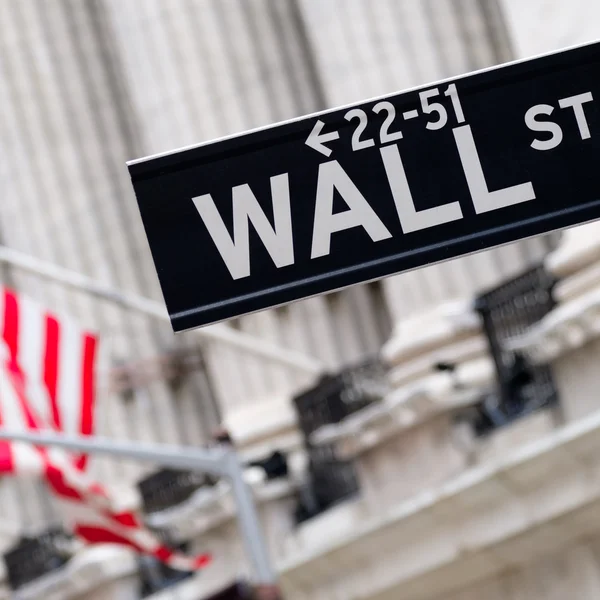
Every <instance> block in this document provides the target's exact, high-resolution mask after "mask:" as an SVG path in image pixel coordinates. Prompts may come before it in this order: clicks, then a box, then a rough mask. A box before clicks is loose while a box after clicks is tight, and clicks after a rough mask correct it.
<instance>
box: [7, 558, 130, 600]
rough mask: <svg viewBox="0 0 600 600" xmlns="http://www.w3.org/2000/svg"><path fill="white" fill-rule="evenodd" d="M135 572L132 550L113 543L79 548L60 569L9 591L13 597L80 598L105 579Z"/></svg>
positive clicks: (17, 599)
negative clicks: (14, 590) (13, 590)
mask: <svg viewBox="0 0 600 600" xmlns="http://www.w3.org/2000/svg"><path fill="white" fill-rule="evenodd" d="M136 572H137V562H136V558H135V555H134V554H133V552H131V551H129V550H126V549H124V548H120V547H117V546H95V547H84V548H82V549H81V550H80V551H79V552H78V553H77V554H76V555H75V556H74V557H73V558H72V559H71V560H70V561H69V562H68V563H67V564H66V565H65V566H64V567H63V568H61V569H58V570H57V571H54V572H52V573H48V574H47V575H45V576H43V577H40V578H39V579H37V580H35V581H33V582H31V583H29V584H27V585H25V586H23V587H21V588H19V589H18V590H17V591H16V592H12V597H13V598H15V600H38V599H39V600H67V599H69V598H81V597H83V596H84V595H85V594H89V593H90V592H91V591H92V590H94V589H96V588H98V587H99V586H101V585H103V584H106V583H107V582H110V581H114V580H115V579H119V578H122V577H126V576H128V575H134V574H135V573H136Z"/></svg>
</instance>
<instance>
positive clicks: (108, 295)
mask: <svg viewBox="0 0 600 600" xmlns="http://www.w3.org/2000/svg"><path fill="white" fill-rule="evenodd" d="M0 263H5V264H7V265H11V266H13V267H17V268H19V269H21V270H23V271H26V272H28V273H32V274H34V275H37V276H38V277H42V278H44V279H48V280H50V281H55V282H57V283H60V284H62V285H64V286H65V287H70V288H73V289H77V290H80V291H82V292H84V293H86V294H89V295H90V296H95V297H97V298H101V299H103V300H106V301H108V302H112V303H113V304H117V305H118V306H121V307H123V308H127V309H128V310H133V311H136V312H139V313H142V314H144V315H146V316H148V317H151V318H153V319H157V320H159V321H167V322H168V321H169V315H168V313H167V311H166V310H165V307H164V304H162V303H160V302H156V301H155V300H151V299H149V298H144V297H143V296H138V295H135V294H127V293H123V292H120V291H119V290H116V289H114V288H111V287H109V286H106V285H104V284H102V283H100V282H98V281H96V280H94V279H92V278H91V277H87V276H86V275H82V274H81V273H77V272H76V271H71V270H69V269H65V268H64V267H60V266H58V265H55V264H53V263H49V262H47V261H44V260H41V259H39V258H36V257H33V256H29V255H27V254H24V253H22V252H19V251H17V250H13V249H12V248H8V247H6V246H2V245H0ZM190 333H191V334H195V335H198V336H201V337H204V338H206V339H208V340H212V341H215V342H222V343H224V344H228V345H230V346H233V347H235V348H239V349H240V350H244V351H245V352H249V353H251V354H254V355H257V356H261V357H263V358H266V359H268V360H270V361H273V362H277V363H279V364H281V365H285V366H287V367H291V368H293V369H295V370H297V371H302V372H305V373H308V374H311V375H319V374H320V373H321V372H322V371H323V365H322V364H321V362H320V361H318V360H316V359H314V358H312V357H311V356H308V355H306V354H303V353H301V352H298V351H296V350H290V349H288V348H283V347H281V346H279V345H277V344H274V343H273V342H270V341H268V340H265V339H263V338H259V337H256V336H253V335H250V334H248V333H244V332H243V331H237V330H235V329H232V328H231V327H227V326H225V325H223V324H222V323H218V324H216V325H209V326H208V327H203V328H200V329H194V330H192V331H191V332H190Z"/></svg>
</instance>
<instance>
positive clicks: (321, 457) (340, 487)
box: [294, 360, 387, 522]
mask: <svg viewBox="0 0 600 600" xmlns="http://www.w3.org/2000/svg"><path fill="white" fill-rule="evenodd" d="M385 382H386V379H385V371H384V369H383V366H382V365H381V363H379V362H378V361H377V360H375V361H368V362H365V363H363V364H360V365H358V366H355V367H350V368H347V369H344V370H343V371H341V372H340V373H338V374H336V375H326V376H325V377H323V378H322V379H321V380H320V381H319V383H318V384H317V385H316V386H314V387H313V388H311V389H309V390H306V391H305V392H303V393H301V394H300V395H298V396H296V397H295V398H294V405H295V409H296V412H297V415H298V423H299V425H300V429H301V430H302V434H303V437H304V446H305V449H306V452H307V454H308V459H309V473H308V481H307V482H306V486H305V487H304V489H302V490H301V492H300V497H299V502H298V508H297V513H296V520H297V522H302V521H305V520H306V519H310V518H311V517H314V516H316V515H317V514H319V513H321V512H323V511H325V510H327V509H328V508H330V507H332V506H334V505H335V504H337V503H338V502H340V501H342V500H344V499H346V498H349V497H352V496H353V495H355V494H357V493H358V491H359V485H358V479H357V477H356V472H355V468H354V464H353V462H352V461H349V460H343V459H341V458H340V457H339V456H338V455H337V453H336V449H335V447H334V445H333V444H315V443H314V442H313V440H312V434H313V433H315V432H316V431H317V430H318V429H319V428H321V427H323V426H325V425H330V424H334V423H339V422H340V421H342V419H344V418H345V417H347V416H349V415H351V414H352V413H355V412H357V411H358V410H361V409H363V408H365V407H367V406H369V405H370V404H372V403H373V402H377V401H378V400H380V399H381V398H382V397H383V396H384V395H385V392H386V391H387V386H386V383H385Z"/></svg>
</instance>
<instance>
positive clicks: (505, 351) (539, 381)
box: [473, 266, 558, 434]
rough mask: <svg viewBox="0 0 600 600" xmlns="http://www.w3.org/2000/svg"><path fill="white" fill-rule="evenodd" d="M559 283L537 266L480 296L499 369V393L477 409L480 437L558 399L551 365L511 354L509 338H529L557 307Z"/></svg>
mask: <svg viewBox="0 0 600 600" xmlns="http://www.w3.org/2000/svg"><path fill="white" fill-rule="evenodd" d="M554 285H555V280H554V279H553V278H552V276H551V275H550V274H549V273H548V272H547V271H545V269H544V267H543V266H538V267H536V268H534V269H531V270H530V271H527V272H525V273H523V274H521V275H520V276H518V277H516V278H514V279H512V280H510V281H507V282H505V283H503V284H502V285H500V286H499V287H497V288H495V289H493V290H490V291H489V292H487V293H486V294H484V295H482V296H480V297H479V298H478V299H477V302H476V308H477V310H478V312H479V314H480V315H481V319H482V323H483V329H484V332H485V335H486V337H487V340H488V345H489V349H490V353H491V355H492V358H493V360H494V364H495V367H496V377H497V388H496V389H495V390H491V391H489V392H488V393H487V394H485V395H484V397H483V398H482V399H481V402H480V403H479V405H478V406H477V408H476V412H475V416H474V419H473V425H474V427H475V430H476V432H477V433H479V434H483V433H486V432H487V431H490V430H491V429H494V428H496V427H499V426H502V425H505V424H507V423H510V422H512V421H514V420H515V419H517V418H519V417H521V416H524V415H526V414H529V413H531V412H532V411H534V410H536V409H539V408H542V407H545V406H550V405H552V404H554V403H555V402H556V401H557V400H558V395H557V392H556V388H555V386H554V380H553V378H552V372H551V370H550V367H549V365H533V364H530V363H529V362H528V360H527V358H526V357H525V356H523V355H521V354H519V353H516V352H513V351H511V350H510V349H509V348H508V346H509V342H510V340H511V339H513V338H514V337H516V336H518V335H520V334H523V333H525V332H526V331H527V330H528V329H529V328H530V327H531V326H532V325H534V324H535V323H537V322H538V321H540V320H541V319H543V318H544V317H545V316H546V315H547V314H548V313H549V312H550V311H551V310H552V309H553V308H554V306H555V301H554V297H553V289H554Z"/></svg>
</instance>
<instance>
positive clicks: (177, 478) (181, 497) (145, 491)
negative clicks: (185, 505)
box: [137, 469, 216, 513]
mask: <svg viewBox="0 0 600 600" xmlns="http://www.w3.org/2000/svg"><path fill="white" fill-rule="evenodd" d="M215 483H216V478H214V477H212V476H210V475H206V474H204V473H199V472H194V471H180V470H176V469H161V470H159V471H156V472H154V473H152V474H151V475H149V476H148V477H146V478H144V479H142V480H141V481H139V482H138V484H137V485H138V489H139V491H140V494H141V496H142V504H143V507H144V512H146V513H155V512H159V511H161V510H165V509H167V508H171V507H173V506H177V505H178V504H181V503H182V502H185V501H186V500H188V499H189V498H190V497H191V496H192V495H193V494H194V492H196V491H197V490H199V489H200V488H201V487H205V486H212V485H214V484H215Z"/></svg>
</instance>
